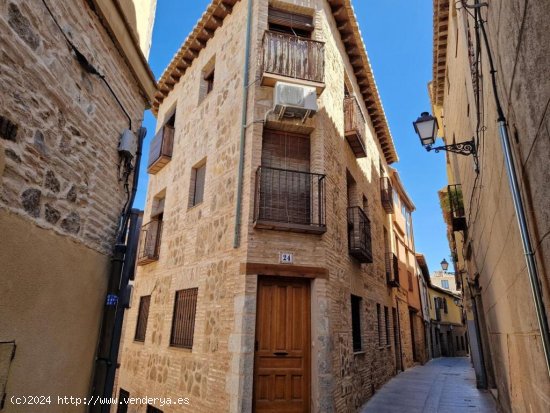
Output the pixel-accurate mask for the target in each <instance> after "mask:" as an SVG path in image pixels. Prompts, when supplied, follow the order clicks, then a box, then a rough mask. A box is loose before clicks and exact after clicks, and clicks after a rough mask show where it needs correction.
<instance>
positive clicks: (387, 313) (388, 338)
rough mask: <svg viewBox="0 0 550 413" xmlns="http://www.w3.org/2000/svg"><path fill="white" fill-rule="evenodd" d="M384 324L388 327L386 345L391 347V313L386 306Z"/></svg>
mask: <svg viewBox="0 0 550 413" xmlns="http://www.w3.org/2000/svg"><path fill="white" fill-rule="evenodd" d="M384 322H385V326H386V345H387V346H389V345H390V313H389V309H388V307H386V306H384Z"/></svg>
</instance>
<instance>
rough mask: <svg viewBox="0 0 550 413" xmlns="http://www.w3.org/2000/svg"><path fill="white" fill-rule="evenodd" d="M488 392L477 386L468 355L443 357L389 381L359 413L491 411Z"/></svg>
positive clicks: (484, 412)
mask: <svg viewBox="0 0 550 413" xmlns="http://www.w3.org/2000/svg"><path fill="white" fill-rule="evenodd" d="M496 411H497V408H496V405H495V402H494V401H493V399H492V397H491V395H490V394H489V393H488V392H485V391H481V390H478V389H477V388H476V382H475V375H474V370H473V368H472V367H471V364H470V359H469V358H467V357H454V358H450V357H442V358H437V359H434V360H432V361H430V362H428V363H426V365H424V366H417V367H414V368H411V369H409V370H407V371H405V372H403V373H401V374H399V375H398V376H396V377H394V378H393V379H392V380H390V381H389V382H388V383H387V384H386V385H384V386H383V387H382V388H381V389H379V390H378V392H377V393H376V394H375V395H374V396H373V397H372V399H370V400H369V402H368V403H367V404H365V405H364V406H363V407H362V409H361V410H360V413H394V412H395V413H402V412H407V413H436V412H437V413H464V412H468V413H470V412H471V413H474V412H475V413H493V412H496Z"/></svg>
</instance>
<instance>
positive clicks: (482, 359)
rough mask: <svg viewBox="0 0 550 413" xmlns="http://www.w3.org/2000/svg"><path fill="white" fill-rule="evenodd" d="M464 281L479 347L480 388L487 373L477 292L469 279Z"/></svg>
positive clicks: (485, 381)
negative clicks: (466, 285) (468, 294)
mask: <svg viewBox="0 0 550 413" xmlns="http://www.w3.org/2000/svg"><path fill="white" fill-rule="evenodd" d="M466 282H467V283H468V288H469V289H470V296H471V297H472V298H471V300H470V301H471V303H472V310H473V312H474V323H475V329H476V341H477V347H478V348H479V358H480V360H479V361H480V363H481V369H480V370H481V377H480V378H479V381H480V383H479V385H478V387H480V388H482V389H486V388H487V387H488V382H487V373H486V369H487V367H486V366H485V353H484V350H483V343H482V342H481V329H480V326H479V313H478V311H477V303H476V300H477V293H476V292H475V291H473V290H472V286H471V285H470V281H469V280H466ZM474 288H475V287H474Z"/></svg>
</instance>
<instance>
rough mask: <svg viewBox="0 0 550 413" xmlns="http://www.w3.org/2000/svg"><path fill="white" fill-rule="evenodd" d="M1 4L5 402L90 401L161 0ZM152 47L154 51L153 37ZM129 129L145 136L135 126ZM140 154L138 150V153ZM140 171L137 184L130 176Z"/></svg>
mask: <svg viewBox="0 0 550 413" xmlns="http://www.w3.org/2000/svg"><path fill="white" fill-rule="evenodd" d="M134 3H136V2H132V1H126V2H125V7H124V8H123V9H122V8H120V7H119V6H120V5H119V2H116V1H108V0H92V1H84V0H78V1H68V2H61V1H51V0H43V1H31V0H8V1H2V2H1V3H0V39H1V40H0V45H1V59H0V98H1V102H2V104H1V105H0V263H1V265H0V399H1V400H3V410H2V411H3V412H16V411H17V412H35V411H37V408H36V406H32V405H14V404H13V403H12V402H11V400H12V399H11V398H12V397H13V396H29V395H44V396H50V397H51V401H50V404H48V405H42V406H40V411H44V412H46V411H49V412H59V411H84V410H85V408H84V406H80V407H76V406H74V405H73V406H59V405H58V401H57V396H73V397H82V398H83V397H87V396H89V394H90V392H91V386H92V384H91V380H92V376H93V368H94V361H95V354H96V348H97V343H98V339H99V330H100V323H101V316H102V312H103V307H104V303H105V293H106V289H107V280H108V276H109V268H110V256H111V253H112V250H113V247H114V240H115V232H116V230H117V226H118V225H119V218H120V215H121V211H122V210H123V208H124V206H125V204H126V202H127V199H128V192H127V189H131V184H130V188H125V183H127V182H129V183H131V182H132V179H133V174H132V173H131V171H130V168H129V167H131V165H133V164H134V161H128V160H126V161H125V162H124V163H125V164H126V165H122V166H121V167H120V168H119V167H118V166H117V165H119V163H120V162H121V158H120V156H119V152H118V150H117V148H118V145H119V140H120V138H121V135H122V134H123V132H124V131H125V130H131V131H132V132H133V135H134V138H133V141H134V142H132V139H130V140H129V143H130V146H132V144H135V143H136V142H137V138H136V136H137V135H138V133H139V131H140V126H141V122H142V119H143V112H144V109H145V108H146V107H147V106H148V105H150V103H151V101H152V99H153V97H154V94H155V92H156V84H155V80H154V77H153V76H152V74H151V72H150V69H149V66H148V65H147V61H146V60H145V57H144V56H145V55H147V54H148V49H149V44H150V41H151V26H152V22H153V19H154V10H155V7H154V1H140V2H138V3H140V6H139V7H133V4H134ZM140 45H141V46H140ZM127 136H130V137H131V136H132V135H130V134H127ZM134 155H135V153H134ZM126 178H127V179H126Z"/></svg>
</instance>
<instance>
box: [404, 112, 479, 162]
mask: <svg viewBox="0 0 550 413" xmlns="http://www.w3.org/2000/svg"><path fill="white" fill-rule="evenodd" d="M413 126H414V130H415V131H416V133H417V134H418V137H419V138H420V143H421V144H422V146H423V147H424V148H426V150H427V151H428V152H430V151H432V150H433V151H434V152H435V153H438V152H439V151H447V152H454V153H458V154H459V155H466V156H468V155H473V156H474V162H475V166H476V172H479V161H478V157H477V149H476V143H475V141H474V138H472V140H470V141H467V142H461V143H453V144H452V145H444V146H436V147H433V144H434V143H435V141H436V139H437V130H438V129H439V125H438V124H437V119H436V118H434V117H433V116H432V115H430V114H429V113H428V112H422V113H421V114H420V117H419V118H418V119H417V120H416V121H414V122H413Z"/></svg>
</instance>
